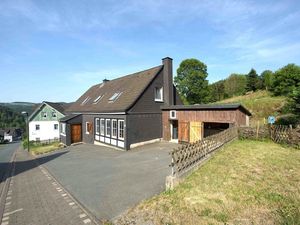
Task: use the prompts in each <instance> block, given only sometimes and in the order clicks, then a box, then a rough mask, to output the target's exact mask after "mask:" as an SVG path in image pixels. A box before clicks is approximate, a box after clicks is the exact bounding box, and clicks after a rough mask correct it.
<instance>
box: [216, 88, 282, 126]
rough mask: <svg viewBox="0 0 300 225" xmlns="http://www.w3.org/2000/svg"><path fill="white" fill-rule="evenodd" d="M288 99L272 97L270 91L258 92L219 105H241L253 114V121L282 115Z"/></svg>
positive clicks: (224, 101)
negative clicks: (281, 110) (282, 109)
mask: <svg viewBox="0 0 300 225" xmlns="http://www.w3.org/2000/svg"><path fill="white" fill-rule="evenodd" d="M285 102H286V98H285V97H283V96H277V97H274V96H271V94H270V92H268V91H256V92H254V93H251V94H249V95H243V96H237V97H232V98H229V99H225V100H223V101H220V102H218V103H241V104H243V105H244V106H245V107H246V108H247V109H249V110H250V111H251V112H252V113H253V116H252V118H251V119H252V120H253V121H256V120H260V121H262V120H263V118H267V117H268V116H269V115H274V114H275V116H277V115H280V109H281V108H282V107H283V106H284V104H285Z"/></svg>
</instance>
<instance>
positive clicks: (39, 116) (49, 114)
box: [30, 103, 64, 121]
mask: <svg viewBox="0 0 300 225" xmlns="http://www.w3.org/2000/svg"><path fill="white" fill-rule="evenodd" d="M53 113H55V114H56V117H55V116H54V115H53ZM44 114H45V115H46V116H45V117H44ZM63 117H64V114H62V113H61V112H59V111H58V110H56V109H55V108H53V107H51V106H50V105H48V104H46V103H42V106H40V107H39V108H38V109H37V110H36V111H35V112H33V114H32V115H31V116H30V121H58V120H59V119H61V118H63Z"/></svg>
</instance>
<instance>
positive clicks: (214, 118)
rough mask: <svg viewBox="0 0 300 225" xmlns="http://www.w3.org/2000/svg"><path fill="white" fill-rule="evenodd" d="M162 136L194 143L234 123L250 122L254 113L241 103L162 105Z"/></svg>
mask: <svg viewBox="0 0 300 225" xmlns="http://www.w3.org/2000/svg"><path fill="white" fill-rule="evenodd" d="M161 109H162V117H163V119H162V120H163V128H162V129H163V139H164V140H166V141H174V142H180V143H192V142H195V141H198V140H201V139H203V138H204V137H207V136H210V135H213V134H216V133H219V132H221V131H223V130H225V129H227V128H229V127H232V126H248V125H249V117H250V116H251V113H250V112H249V111H248V110H247V109H246V108H245V107H244V106H242V105H241V104H223V105H175V106H168V107H162V108H161Z"/></svg>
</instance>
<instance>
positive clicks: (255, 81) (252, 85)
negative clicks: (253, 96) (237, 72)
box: [246, 68, 260, 91]
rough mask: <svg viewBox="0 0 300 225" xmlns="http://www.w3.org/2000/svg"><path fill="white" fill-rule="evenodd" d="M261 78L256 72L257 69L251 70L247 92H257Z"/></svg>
mask: <svg viewBox="0 0 300 225" xmlns="http://www.w3.org/2000/svg"><path fill="white" fill-rule="evenodd" d="M259 82H260V81H259V77H258V75H257V73H256V71H255V69H253V68H252V69H251V70H250V72H249V73H248V74H247V85H246V90H247V91H256V90H257V89H258V88H259V86H260V84H259Z"/></svg>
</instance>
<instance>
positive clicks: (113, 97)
mask: <svg viewBox="0 0 300 225" xmlns="http://www.w3.org/2000/svg"><path fill="white" fill-rule="evenodd" d="M121 94H122V92H116V93H114V94H113V95H112V96H111V97H110V98H109V99H108V101H109V102H114V101H116V100H117V99H118V98H119V97H120V96H121Z"/></svg>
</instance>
